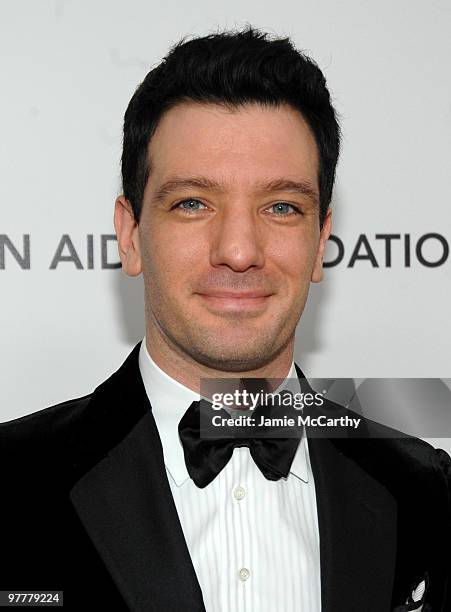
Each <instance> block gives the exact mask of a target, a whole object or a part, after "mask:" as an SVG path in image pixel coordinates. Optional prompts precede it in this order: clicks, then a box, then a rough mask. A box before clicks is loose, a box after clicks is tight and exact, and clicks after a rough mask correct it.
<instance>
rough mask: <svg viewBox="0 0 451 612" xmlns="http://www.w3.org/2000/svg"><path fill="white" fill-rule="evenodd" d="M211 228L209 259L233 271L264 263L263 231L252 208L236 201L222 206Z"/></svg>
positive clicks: (214, 263)
mask: <svg viewBox="0 0 451 612" xmlns="http://www.w3.org/2000/svg"><path fill="white" fill-rule="evenodd" d="M215 221H216V223H215V227H214V228H212V234H211V248H210V263H211V265H212V266H220V265H225V266H228V267H229V268H230V269H231V270H233V271H235V272H245V271H246V270H247V269H249V268H251V267H257V268H260V267H262V266H263V265H264V261H265V258H264V248H263V246H264V245H263V240H264V236H263V232H262V228H261V227H259V224H258V218H257V217H256V214H255V212H254V211H253V210H250V208H249V207H246V205H245V203H243V202H241V203H240V202H236V203H235V204H234V205H230V206H229V207H228V208H227V209H226V210H223V211H222V212H221V214H220V215H218V217H217V218H216V219H215Z"/></svg>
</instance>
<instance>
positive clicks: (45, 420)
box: [0, 393, 92, 453]
mask: <svg viewBox="0 0 451 612" xmlns="http://www.w3.org/2000/svg"><path fill="white" fill-rule="evenodd" d="M91 398H92V393H90V394H89V395H84V396H82V397H78V398H74V399H70V400H67V401H64V402H61V403H59V404H55V405H54V406H49V407H48V408H44V409H42V410H38V411H37V412H33V413H31V414H27V415H25V416H22V417H19V418H17V419H13V420H11V421H6V422H4V423H0V449H1V451H2V452H7V453H9V452H14V453H21V452H23V451H24V449H26V448H32V447H34V448H35V447H36V444H38V445H41V444H42V445H46V446H47V445H48V444H49V443H51V442H52V441H53V440H64V439H65V438H67V436H68V435H69V434H70V431H71V430H72V427H73V426H74V424H75V423H76V422H77V421H78V420H79V419H80V417H81V416H82V415H83V413H84V412H85V410H86V408H87V407H88V405H89V402H90V401H91Z"/></svg>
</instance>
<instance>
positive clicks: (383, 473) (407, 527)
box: [0, 345, 451, 612]
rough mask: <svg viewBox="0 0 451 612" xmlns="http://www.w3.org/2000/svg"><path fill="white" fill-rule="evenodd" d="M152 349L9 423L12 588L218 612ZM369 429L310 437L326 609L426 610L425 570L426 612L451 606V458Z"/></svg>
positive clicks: (83, 602) (6, 496) (5, 463)
mask: <svg viewBox="0 0 451 612" xmlns="http://www.w3.org/2000/svg"><path fill="white" fill-rule="evenodd" d="M138 352H139V345H137V346H136V347H135V349H134V350H133V351H132V353H131V354H130V355H129V357H128V358H127V360H126V361H125V363H124V364H123V365H122V367H121V368H120V369H119V370H118V371H117V372H116V373H115V374H113V375H112V376H111V377H110V378H109V379H108V380H106V381H105V382H104V383H103V384H101V385H100V386H99V387H98V388H97V389H96V390H95V391H94V393H92V394H91V395H88V396H86V397H83V398H80V399H76V400H72V401H69V402H65V403H63V404H59V405H58V406H54V407H51V408H48V409H46V410H42V411H40V412H37V413H35V414H31V415H29V416H25V417H23V418H20V419H17V420H14V421H10V422H8V423H4V424H2V425H0V443H1V450H0V470H1V471H0V495H1V505H0V559H1V562H0V563H1V567H0V590H12V591H20V592H21V591H22V592H23V591H24V590H28V591H30V590H36V591H45V590H63V591H64V608H65V609H66V610H76V611H78V612H79V611H81V610H99V611H100V610H102V611H103V610H108V611H115V612H116V611H120V610H133V611H136V612H199V611H202V610H205V608H204V604H203V600H202V593H201V589H200V587H199V583H198V581H197V578H196V574H195V571H194V568H193V565H192V562H191V559H190V556H189V552H188V549H187V546H186V542H185V539H184V536H183V532H182V529H181V525H180V522H179V519H178V515H177V511H176V508H175V505H174V502H173V499H172V495H171V491H170V487H169V483H168V480H167V476H166V471H165V467H164V462H163V454H162V447H161V442H160V438H159V435H158V431H157V428H156V425H155V422H154V419H153V416H152V412H151V410H150V409H149V408H150V405H149V402H148V399H147V396H146V393H145V389H144V386H143V383H142V379H141V376H140V372H139V367H138ZM298 375H299V376H300V377H302V376H303V375H302V372H301V371H300V370H299V369H298ZM325 410H326V411H327V410H330V411H333V413H334V416H337V411H342V414H346V411H345V409H343V408H341V407H339V406H337V405H333V404H332V403H329V404H328V405H327V406H326V409H325ZM353 416H355V415H353ZM366 426H367V427H368V430H369V433H370V434H371V433H372V432H373V433H375V435H376V437H371V436H370V437H369V438H365V439H361V438H359V439H353V438H327V437H320V438H311V439H309V449H310V456H311V462H312V469H313V473H314V478H315V485H316V491H317V506H318V520H319V530H320V552H321V589H322V609H323V611H324V612H388V611H393V610H396V611H397V612H400V611H404V610H410V609H414V608H409V607H407V606H405V605H404V604H405V602H406V600H407V598H408V596H409V594H410V592H411V590H412V588H413V587H414V586H415V585H417V584H418V583H419V582H420V581H421V580H422V579H423V578H424V579H426V581H427V585H428V588H427V592H426V597H425V605H424V607H423V611H426V610H433V612H439V611H442V612H444V611H448V612H449V611H450V610H451V596H450V588H449V585H448V582H449V575H450V557H451V546H450V544H451V541H450V471H451V470H450V460H449V457H448V455H447V454H446V453H444V452H443V451H436V450H434V449H433V448H432V447H431V446H430V445H428V444H426V443H424V442H422V441H420V440H417V439H413V438H406V437H399V438H393V437H390V438H381V437H379V436H378V434H379V435H380V431H381V430H380V426H378V425H375V424H373V423H371V422H367V424H366ZM373 430H374V431H373ZM275 527H276V526H275ZM283 579H284V580H296V576H284V577H283ZM208 612H215V611H208ZM230 612H232V611H230ZM300 612H309V611H300Z"/></svg>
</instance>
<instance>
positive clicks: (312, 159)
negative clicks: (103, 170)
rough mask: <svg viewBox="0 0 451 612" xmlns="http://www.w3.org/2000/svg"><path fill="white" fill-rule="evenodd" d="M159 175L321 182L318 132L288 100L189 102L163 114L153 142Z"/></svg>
mask: <svg viewBox="0 0 451 612" xmlns="http://www.w3.org/2000/svg"><path fill="white" fill-rule="evenodd" d="M149 164H150V168H151V176H152V177H153V180H151V181H150V182H152V183H154V182H158V181H159V180H164V179H165V178H166V177H167V176H168V175H172V174H173V173H177V174H181V175H183V174H202V175H205V174H206V173H207V174H208V176H211V178H213V179H216V180H220V181H222V182H227V183H230V185H237V184H239V185H240V186H242V185H243V183H249V184H251V183H252V182H254V181H261V180H268V179H278V178H281V177H284V178H292V179H293V180H299V179H303V180H309V181H310V182H312V183H313V184H316V182H317V174H318V152H317V146H316V142H315V138H314V136H313V134H312V132H311V130H310V128H309V126H308V124H307V123H306V121H305V120H304V118H303V117H302V115H301V114H300V113H299V112H298V111H297V110H295V109H293V108H292V107H290V106H288V105H281V106H278V107H268V106H262V105H260V104H257V103H255V104H246V105H243V106H240V107H236V108H233V109H231V108H227V107H225V106H222V105H218V104H200V103H196V102H183V103H180V104H178V105H176V106H175V107H173V108H171V109H170V110H168V111H167V112H166V113H165V114H164V115H163V116H162V118H161V120H160V122H159V124H158V127H157V129H156V131H155V134H154V136H153V137H152V139H151V142H150V145H149Z"/></svg>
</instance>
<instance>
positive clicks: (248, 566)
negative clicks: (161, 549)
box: [139, 339, 321, 612]
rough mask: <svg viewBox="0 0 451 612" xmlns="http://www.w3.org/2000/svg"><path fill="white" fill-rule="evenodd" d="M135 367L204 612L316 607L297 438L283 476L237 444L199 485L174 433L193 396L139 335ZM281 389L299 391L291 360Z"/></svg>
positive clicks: (307, 480) (315, 553)
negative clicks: (268, 471)
mask: <svg viewBox="0 0 451 612" xmlns="http://www.w3.org/2000/svg"><path fill="white" fill-rule="evenodd" d="M139 367H140V371H141V376H142V379H143V382H144V386H145V389H146V392H147V395H148V398H149V401H150V404H151V406H152V413H153V416H154V418H155V422H156V425H157V428H158V432H159V435H160V438H161V443H162V446H163V454H164V462H165V466H166V470H167V475H168V480H169V485H170V488H171V491H172V495H173V497H174V502H175V506H176V508H177V512H178V515H179V519H180V523H181V526H182V529H183V533H184V535H185V540H186V543H187V546H188V550H189V553H190V555H191V559H192V562H193V566H194V569H195V571H196V575H197V579H198V581H199V584H200V587H201V589H202V594H203V598H204V603H205V608H206V610H207V612H320V610H321V581H320V553H319V530H318V517H317V508H316V495H315V483H314V479H313V474H312V470H311V465H310V458H309V452H308V442H307V439H306V438H305V436H303V437H302V438H301V442H300V444H299V446H298V449H297V452H296V455H295V457H294V460H293V463H292V466H291V470H290V473H289V475H288V477H287V478H282V479H280V480H277V481H271V480H267V479H266V478H265V477H264V476H263V475H262V473H261V472H260V470H259V469H258V467H257V466H256V465H255V463H254V461H253V459H252V457H251V455H250V453H249V449H248V448H247V447H241V448H235V450H234V452H233V455H232V458H231V459H230V461H229V462H228V464H227V465H226V467H225V468H224V469H223V470H222V471H221V472H220V473H219V475H218V476H217V477H216V478H215V479H214V480H213V481H212V482H211V483H210V484H209V485H208V486H206V487H205V488H204V489H200V488H198V487H197V486H196V485H195V484H194V482H193V481H192V480H191V478H190V477H189V475H188V472H187V469H186V465H185V459H184V454H183V447H182V445H181V443H180V439H179V435H178V424H179V421H180V419H181V418H182V416H183V414H184V413H185V411H186V410H187V408H188V407H189V406H190V404H191V403H192V402H193V401H195V400H199V394H198V393H195V392H194V391H192V390H191V389H188V388H187V387H185V386H184V385H182V384H180V383H179V382H177V381H176V380H174V379H173V378H172V377H170V376H169V375H168V374H166V373H165V372H164V371H163V370H161V369H160V368H159V367H158V366H157V365H156V363H155V362H154V361H153V360H152V358H151V357H150V355H149V353H148V351H147V348H146V342H145V339H144V340H143V342H142V344H141V349H140V354H139ZM289 379H290V380H289ZM294 384H296V385H297V387H296V389H293V385H294ZM281 387H284V388H289V389H290V390H291V391H292V392H299V391H300V387H299V381H298V379H297V375H296V371H295V368H294V364H293V363H292V365H291V369H290V372H289V375H288V377H287V379H286V381H285V382H284V383H282V385H281Z"/></svg>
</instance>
